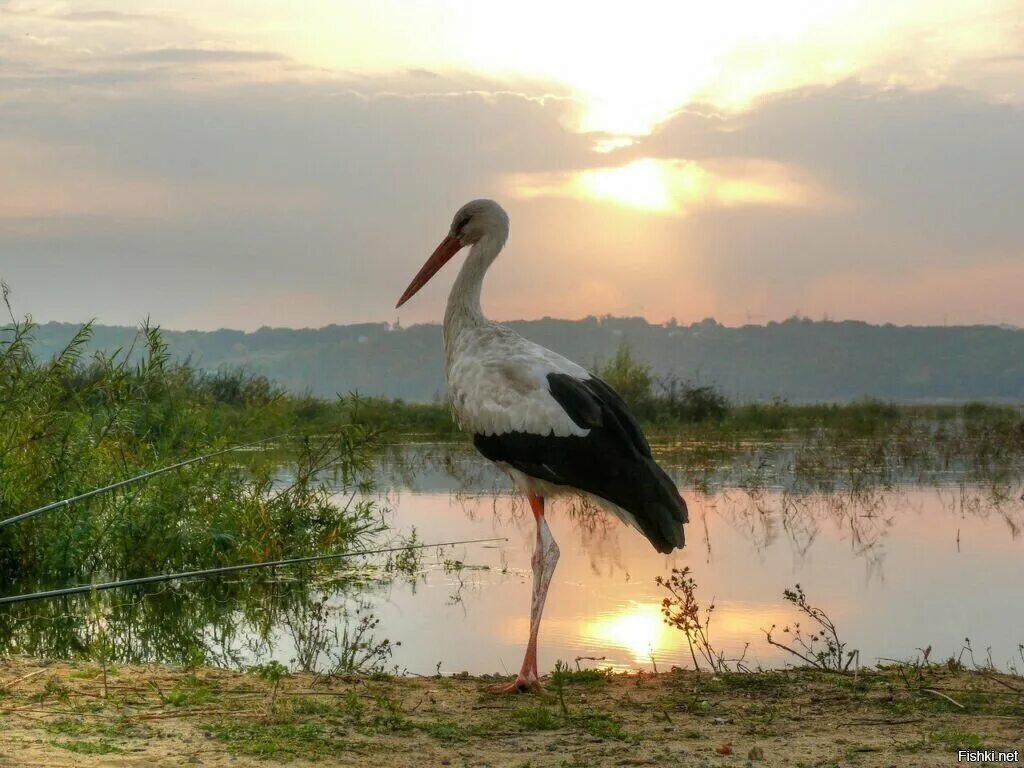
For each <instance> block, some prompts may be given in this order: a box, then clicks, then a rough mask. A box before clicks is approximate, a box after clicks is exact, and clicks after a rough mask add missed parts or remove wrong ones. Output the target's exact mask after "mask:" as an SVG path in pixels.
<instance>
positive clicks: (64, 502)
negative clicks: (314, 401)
mask: <svg viewBox="0 0 1024 768" xmlns="http://www.w3.org/2000/svg"><path fill="white" fill-rule="evenodd" d="M288 434H289V433H287V432H285V433H284V434H280V435H274V436H273V437H265V438H263V439H262V440H255V441H254V442H251V443H243V444H242V445H233V446H231V447H230V448H222V449H221V450H219V451H214V452H213V453H207V454H206V455H204V456H196V457H195V458H194V459H188V460H186V461H179V462H178V463H177V464H171V465H170V466H167V467H161V468H160V469H154V470H151V471H149V472H143V473H142V474H141V475H136V476H135V477H129V478H127V479H126V480H119V481H118V482H116V483H111V484H110V485H104V486H103V487H102V488H94V489H93V490H91V491H86V492H85V493H80V494H78V495H77V496H72V497H71V498H68V499H61V500H60V501H54V502H51V503H49V504H46V505H45V506H42V507H39V508H38V509H31V510H29V511H28V512H22V513H21V514H20V515H15V516H14V517H9V518H7V519H6V520H0V528H6V527H7V526H8V525H14V523H20V522H21V521H22V520H28V519H29V518H32V517H35V516H36V515H41V514H43V513H44V512H50V511H51V510H54V509H59V508H61V507H69V506H71V505H72V504H74V503H75V502H77V501H84V500H85V499H88V498H91V497H93V496H97V495H99V494H101V493H106V492H107V491H113V490H116V489H117V488H122V487H124V486H126V485H130V484H132V483H137V482H139V481H140V480H146V479H148V478H150V477H156V476H157V475H162V474H163V473H165V472H171V471H172V470H175V469H181V468H182V467H187V466H188V465H189V464H195V463H196V462H199V461H206V460H207V459H212V458H213V457H214V456H222V455H223V454H225V453H231V452H232V451H240V450H242V449H243V448H252V447H253V446H254V445H262V444H263V443H268V442H270V441H271V440H277V439H278V438H280V437H288Z"/></svg>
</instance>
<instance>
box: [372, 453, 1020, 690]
mask: <svg viewBox="0 0 1024 768" xmlns="http://www.w3.org/2000/svg"><path fill="white" fill-rule="evenodd" d="M748 448H749V446H748ZM750 450H752V451H755V452H756V450H760V448H758V449H753V448H751V449H750ZM678 455H679V452H678V451H676V452H663V455H662V461H663V462H665V464H667V466H668V468H669V470H670V472H672V473H673V474H674V475H675V477H676V479H677V480H678V481H679V482H680V484H681V485H683V486H684V487H686V486H687V485H690V488H691V489H690V490H688V491H687V492H686V493H687V499H688V502H689V505H690V512H691V521H692V523H691V525H690V526H689V528H688V543H689V546H688V548H687V549H686V550H685V551H683V552H681V553H679V552H677V553H674V554H673V555H670V556H660V555H657V554H656V553H655V552H654V551H653V550H652V549H651V548H650V546H649V545H648V544H647V542H646V541H644V540H643V538H642V537H641V536H639V534H636V533H635V532H634V531H632V530H629V529H626V528H624V527H623V526H621V525H620V524H619V523H618V522H617V521H615V520H612V519H611V518H609V517H608V516H607V515H605V514H604V513H602V512H600V511H599V510H593V509H589V508H588V507H587V506H585V505H583V504H580V503H578V502H572V501H568V500H560V501H558V502H557V503H555V504H554V505H552V509H551V518H552V523H551V524H552V528H553V530H554V533H555V536H556V538H557V539H558V541H559V543H560V546H561V549H562V558H561V561H560V563H559V567H558V570H557V571H556V574H555V583H554V584H553V586H552V589H551V592H550V594H549V599H548V605H547V608H546V611H545V621H544V625H543V627H542V634H541V664H542V666H543V665H549V666H550V665H552V664H553V663H554V661H555V660H556V659H564V660H569V661H571V660H572V659H574V658H577V657H603V660H602V661H601V662H600V663H601V664H609V665H612V666H615V667H619V668H626V667H628V668H637V667H644V668H650V667H651V666H653V665H658V667H659V668H665V667H666V666H670V665H673V664H679V665H689V663H690V662H689V658H690V656H689V650H688V648H687V646H686V641H685V637H684V636H683V635H682V633H680V632H678V631H677V630H675V629H672V628H669V627H667V626H665V625H664V624H663V623H662V622H661V613H660V604H661V600H662V598H663V597H664V594H663V593H662V591H661V590H660V589H659V588H658V587H656V586H655V585H654V577H655V576H659V575H661V576H665V575H667V573H668V572H669V571H670V570H671V568H672V567H682V566H683V565H690V566H691V568H692V569H693V570H694V573H695V576H696V578H697V581H698V583H699V585H700V586H699V597H700V598H701V600H702V602H703V603H704V604H707V603H709V602H710V601H712V600H715V602H716V610H715V614H714V618H713V625H712V632H713V634H714V637H715V640H716V645H717V646H718V647H719V648H720V649H721V650H723V651H725V652H726V655H728V656H731V657H733V658H735V657H738V656H740V655H741V654H742V653H743V650H744V648H745V647H746V646H747V644H748V643H749V644H750V647H749V651H748V655H747V659H748V662H749V664H750V665H752V666H756V665H758V664H761V665H763V666H776V665H779V664H782V663H784V662H785V661H787V659H785V658H783V657H782V656H781V655H780V652H779V651H778V649H775V648H772V647H770V646H768V645H767V644H766V643H765V642H764V633H763V631H762V630H764V629H767V628H769V627H770V626H771V625H772V624H779V625H780V626H781V625H783V624H785V623H786V622H790V621H792V620H794V619H795V618H796V617H795V616H794V614H793V613H792V612H791V611H790V606H788V604H786V603H785V602H784V601H783V600H782V591H783V589H784V588H786V587H788V586H792V585H793V584H794V583H796V582H800V583H802V584H804V586H805V588H806V589H807V590H808V593H809V595H810V597H811V598H812V602H814V603H816V604H818V605H821V606H823V607H825V608H826V609H827V610H828V612H829V614H830V615H831V616H832V618H833V619H834V620H835V621H836V622H837V624H838V625H839V627H840V629H841V630H842V631H843V633H844V635H845V636H846V638H847V639H848V641H849V643H850V646H851V647H858V648H860V649H861V650H862V658H864V659H865V661H867V662H869V663H870V661H871V660H872V659H873V658H874V657H875V656H889V657H894V656H906V655H908V654H912V653H913V652H914V649H915V648H917V647H925V646H927V645H929V644H930V645H933V646H934V648H935V649H936V650H935V652H936V654H938V653H940V650H941V652H944V653H954V652H956V651H957V650H959V648H960V645H961V643H962V640H963V637H964V636H968V635H969V636H972V637H974V638H975V640H976V642H978V641H979V639H980V638H985V640H984V643H985V644H986V645H988V644H991V645H993V646H994V647H995V648H996V649H998V648H1003V649H1004V650H1003V658H1004V659H1009V658H1010V657H1011V655H1012V653H1013V651H1014V650H1015V649H1016V647H1017V643H1018V642H1020V640H1021V639H1024V618H1022V617H1024V598H1022V597H1021V595H1020V592H1019V590H1015V589H1014V588H1013V586H1012V585H1014V584H1016V583H1019V581H1020V579H1021V577H1022V576H1024V565H1022V561H1021V556H1022V555H1024V544H1022V542H1021V539H1020V537H1019V536H1018V534H1019V532H1020V530H1021V525H1022V523H1024V503H1022V501H1021V499H1020V474H1019V470H1015V471H1014V472H1006V473H1003V474H1002V475H1001V477H1000V479H999V481H998V482H994V481H993V480H992V478H991V477H990V478H988V479H987V482H986V483H985V484H977V483H971V482H969V481H968V479H967V478H966V477H965V475H963V474H960V475H957V474H956V473H954V472H952V471H951V470H947V469H943V470H942V471H941V472H938V471H934V472H933V471H930V470H929V471H925V470H923V469H922V468H921V467H920V466H910V465H907V466H905V467H903V468H899V467H896V468H891V467H890V468H888V469H886V470H885V471H884V472H883V473H882V476H883V477H882V481H881V482H878V483H870V482H867V481H865V480H864V479H863V478H861V479H858V480H856V481H853V480H851V478H850V477H849V475H848V476H847V477H846V478H839V479H837V478H829V479H827V480H826V479H825V478H821V477H815V476H808V475H807V474H801V472H799V471H797V470H795V469H794V461H795V460H794V459H793V455H792V454H787V452H786V451H785V450H777V451H776V453H775V454H774V455H773V456H772V457H766V456H764V455H762V456H760V457H757V456H755V455H753V454H751V453H748V454H743V455H740V456H736V457H733V460H732V461H731V463H727V464H719V465H717V466H716V467H715V468H713V469H711V468H709V467H706V466H701V467H700V468H699V469H698V470H697V471H698V472H699V473H700V475H701V476H702V477H703V479H704V482H701V483H696V485H697V486H698V488H699V490H693V489H692V486H693V484H694V483H693V477H692V475H691V473H692V472H693V471H694V470H693V466H694V464H693V462H692V461H690V462H689V463H687V462H688V460H684V461H681V462H676V463H673V462H672V461H666V456H667V457H669V458H671V457H672V456H678ZM780 456H781V458H780ZM684 459H685V457H684ZM390 462H394V464H393V465H392V464H390ZM392 466H399V467H401V468H402V471H404V472H408V471H409V469H410V467H415V468H416V471H415V472H413V473H412V475H413V478H414V479H413V486H412V490H410V488H408V487H407V486H406V482H405V480H403V479H399V480H396V477H398V475H396V474H393V473H392V471H391V467H392ZM709 478H711V479H709ZM925 479H927V482H924V480H925ZM379 480H380V482H381V484H382V486H383V487H385V488H388V489H390V497H389V498H390V501H391V503H392V504H393V505H394V506H395V508H396V510H397V511H396V515H397V517H396V519H397V521H398V522H399V524H403V525H415V526H416V527H417V528H418V529H419V530H420V532H421V535H422V536H423V537H424V538H430V537H431V536H433V535H442V534H449V535H450V534H454V535H458V536H463V535H466V536H471V535H474V536H475V535H484V534H485V533H486V534H492V533H493V534H499V535H502V534H503V535H507V536H509V538H510V542H509V545H508V546H507V547H506V548H505V549H504V550H503V551H501V552H500V553H495V557H494V558H493V559H491V558H490V557H489V556H488V555H487V554H486V553H475V554H474V553H470V554H469V555H467V556H468V557H469V558H470V561H471V562H477V563H480V564H482V565H489V566H490V567H491V570H489V571H487V572H484V575H483V576H482V577H481V579H480V580H479V581H478V582H476V584H475V586H474V588H473V590H472V591H471V592H470V593H466V594H464V595H463V597H462V604H461V605H460V611H459V613H458V615H454V614H451V613H445V610H444V608H443V606H439V605H438V606H435V605H431V604H430V603H431V600H432V598H431V594H432V592H433V591H435V590H437V591H439V592H441V593H444V592H445V589H446V586H445V578H446V577H445V576H443V575H438V574H433V573H431V574H428V575H427V577H426V583H425V584H424V585H422V586H421V589H420V592H419V594H418V596H417V602H416V603H413V602H407V601H406V600H405V599H404V597H403V595H402V594H400V593H394V592H393V593H392V594H391V595H390V597H389V601H388V602H387V603H385V604H382V605H381V606H380V608H379V610H380V611H381V612H382V613H381V615H382V618H383V621H382V626H383V627H386V628H388V629H389V631H392V632H393V633H394V634H396V635H398V634H400V629H401V628H403V627H406V628H407V627H408V626H409V617H410V616H411V615H412V614H414V613H415V614H423V615H427V616H433V617H434V620H432V621H429V622H428V621H425V622H423V623H416V625H415V626H416V630H417V632H422V633H423V634H422V635H419V636H420V637H421V638H422V642H420V643H417V644H415V645H414V644H407V645H406V646H404V647H403V649H402V652H401V653H399V654H396V660H398V661H400V663H402V664H404V665H406V666H407V667H408V668H409V669H412V670H416V671H423V670H425V669H429V668H432V667H433V666H434V664H436V662H437V661H443V665H444V666H445V668H447V669H449V670H452V669H454V668H458V669H463V668H464V669H469V670H471V671H477V672H484V671H501V670H502V669H503V665H504V668H512V667H514V665H515V662H516V658H517V654H518V653H519V652H520V648H519V645H520V643H521V642H522V638H523V637H524V636H525V633H526V622H527V617H526V612H527V608H528V605H529V553H530V546H531V545H532V535H533V527H532V526H533V523H532V519H531V518H530V516H529V514H528V513H527V510H526V509H525V507H524V506H523V504H522V503H521V502H520V501H519V500H518V499H517V498H515V497H514V496H512V495H510V494H509V493H508V492H507V487H508V485H507V481H506V480H505V479H504V478H503V477H502V476H501V475H500V474H499V473H497V472H494V471H493V470H492V469H491V468H490V467H489V466H488V465H486V464H485V463H483V462H480V461H478V460H476V459H475V457H474V456H473V455H472V454H471V453H469V452H468V451H465V450H463V449H462V448H458V447H456V448H451V447H449V448H445V449H441V450H439V449H437V448H431V449H429V450H412V451H410V450H403V451H402V452H401V453H400V454H395V455H392V456H390V457H389V458H388V460H387V461H385V462H384V463H383V464H382V467H381V474H380V477H379ZM391 628H394V629H391ZM994 654H995V656H996V658H997V660H998V658H999V652H998V650H996V651H994ZM428 659H429V660H430V661H429V662H428Z"/></svg>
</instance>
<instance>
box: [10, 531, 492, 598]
mask: <svg viewBox="0 0 1024 768" xmlns="http://www.w3.org/2000/svg"><path fill="white" fill-rule="evenodd" d="M491 541H508V539H506V538H504V537H500V536H499V537H496V538H490V539H463V540H462V541H444V542H441V543H440V544H411V545H409V546H405V547H388V548H387V549H372V550H364V551H357V552H338V553H336V554H333V555H309V556H307V557H290V558H288V559H286V560H267V561H264V562H261V563H242V564H241V565H225V566H221V567H220V568H206V569H203V570H201V571H182V572H181V573H161V574H158V575H156V576H142V577H140V578H137V579H124V580H122V581H106V582H102V583H100V584H82V585H80V586H77V587H65V588H64V589H51V590H48V591H46V592H32V593H29V594H27V595H11V596H9V597H0V605H11V604H12V603H27V602H31V601H34V600H45V599H47V598H50V597H62V596H64V595H77V594H81V593H82V592H102V591H104V590H107V589H117V588H119V587H133V586H136V585H139V584H160V583H162V582H165V581H175V580H179V579H201V578H206V577H207V576H218V575H220V574H224V573H237V572H239V571H251V570H254V569H256V568H273V567H275V566H279V565H295V564H296V563H316V562H321V561H324V560H340V559H342V558H346V557H359V556H360V555H380V554H383V553H385V552H405V551H407V550H410V549H429V548H430V547H451V546H454V545H456V544H483V543H486V542H491Z"/></svg>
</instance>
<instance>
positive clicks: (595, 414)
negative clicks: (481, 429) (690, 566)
mask: <svg viewBox="0 0 1024 768" xmlns="http://www.w3.org/2000/svg"><path fill="white" fill-rule="evenodd" d="M547 378H548V385H549V388H550V391H551V395H552V397H554V398H555V400H556V401H557V402H558V403H559V405H561V406H562V408H564V409H565V412H566V414H567V415H568V416H569V418H571V419H572V420H573V422H574V423H575V424H577V425H578V426H580V427H582V428H584V429H588V430H590V432H589V434H588V435H586V436H585V437H581V436H570V437H555V436H553V435H550V434H549V435H537V434H531V433H529V432H506V433H504V434H499V435H480V434H477V435H474V436H473V444H474V445H475V446H476V448H477V450H479V451H480V453H482V454H483V455H484V456H485V457H487V458H488V459H490V460H491V461H501V462H504V463H506V464H508V465H510V466H512V467H514V468H516V469H518V470H519V471H520V472H523V473H525V474H527V475H530V476H531V477H536V478H538V479H540V480H544V481H546V482H549V483H554V484H556V485H565V486H569V487H572V488H576V489H578V490H581V491H586V492H587V493H592V494H594V495H595V496H598V497H600V498H602V499H605V500H607V501H610V502H612V503H613V504H616V505H617V506H619V507H622V508H623V509H625V510H626V511H627V512H629V513H630V514H632V515H633V517H635V518H636V520H637V523H638V525H639V526H640V529H641V530H642V531H643V533H644V535H645V536H646V537H647V538H648V539H649V540H650V541H651V543H652V544H653V545H654V547H655V548H656V549H657V550H658V551H659V552H671V551H672V549H674V548H676V547H682V546H683V544H684V536H683V524H684V523H685V522H687V510H686V502H684V501H683V499H682V497H681V496H680V495H679V491H678V489H677V488H676V486H675V484H674V483H673V482H672V480H671V479H670V478H669V477H668V475H666V474H665V472H664V470H662V469H661V467H659V466H658V465H657V464H656V463H655V461H654V459H653V457H652V456H651V447H650V445H649V444H648V443H647V439H646V438H645V437H644V434H643V431H642V430H641V429H640V425H639V424H637V421H636V419H635V418H634V417H633V414H631V413H630V412H629V408H628V407H627V406H626V404H625V403H624V402H623V400H622V398H621V397H619V395H618V393H617V392H616V391H615V390H614V389H612V388H611V387H609V386H608V385H607V384H606V383H605V382H603V381H601V380H600V379H598V378H594V377H591V378H589V379H577V378H575V377H573V376H569V375H567V374H563V373H550V374H548V377H547Z"/></svg>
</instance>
